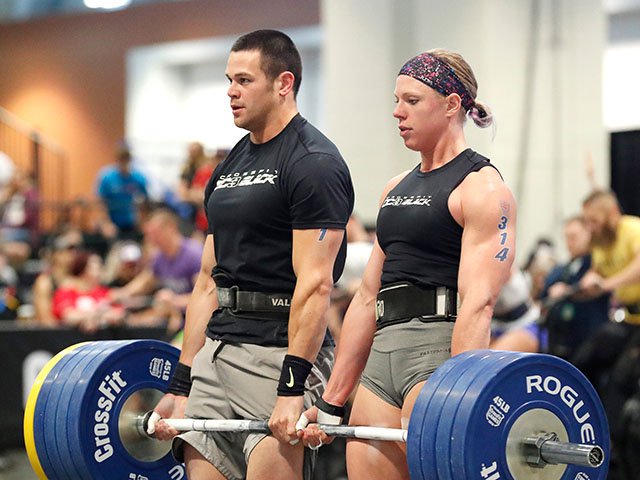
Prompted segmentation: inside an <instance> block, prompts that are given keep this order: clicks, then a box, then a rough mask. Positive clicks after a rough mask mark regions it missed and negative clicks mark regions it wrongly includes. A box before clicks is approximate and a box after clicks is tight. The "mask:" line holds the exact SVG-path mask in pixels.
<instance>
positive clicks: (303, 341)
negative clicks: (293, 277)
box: [288, 283, 332, 363]
mask: <svg viewBox="0 0 640 480" xmlns="http://www.w3.org/2000/svg"><path fill="white" fill-rule="evenodd" d="M331 288H332V287H331V286H328V285H326V284H325V283H323V284H318V285H314V286H313V287H311V288H308V289H305V288H304V287H302V288H300V285H298V286H297V287H296V291H295V292H294V294H293V298H292V300H291V313H290V315H289V348H288V353H289V355H295V356H296V357H301V358H304V359H306V360H308V361H309V362H311V363H313V362H314V361H315V359H316V356H317V355H318V352H319V351H320V347H321V346H322V342H323V341H324V337H325V333H326V330H327V319H326V315H325V314H326V312H327V310H328V309H329V301H330V295H331Z"/></svg>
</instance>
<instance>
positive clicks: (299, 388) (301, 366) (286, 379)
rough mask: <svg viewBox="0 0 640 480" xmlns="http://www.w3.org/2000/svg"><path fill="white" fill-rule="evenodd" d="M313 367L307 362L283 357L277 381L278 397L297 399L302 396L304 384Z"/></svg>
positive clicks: (293, 356) (294, 357) (298, 358)
mask: <svg viewBox="0 0 640 480" xmlns="http://www.w3.org/2000/svg"><path fill="white" fill-rule="evenodd" d="M311 367H313V365H312V364H311V362H309V361H308V360H306V359H304V358H301V357H296V356H295V355H285V356H284V361H283V362H282V370H281V371H280V380H279V381H278V395H279V396H280V397H299V396H301V395H304V382H305V381H306V380H307V377H308V376H309V372H311Z"/></svg>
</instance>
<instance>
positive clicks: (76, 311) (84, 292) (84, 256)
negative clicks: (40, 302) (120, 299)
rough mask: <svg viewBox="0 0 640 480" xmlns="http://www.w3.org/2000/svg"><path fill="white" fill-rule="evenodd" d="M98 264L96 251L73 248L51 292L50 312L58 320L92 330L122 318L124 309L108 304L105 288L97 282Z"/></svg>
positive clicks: (99, 265)
mask: <svg viewBox="0 0 640 480" xmlns="http://www.w3.org/2000/svg"><path fill="white" fill-rule="evenodd" d="M101 267H102V260H101V259H100V257H99V256H98V255H96V254H91V253H88V252H83V251H77V252H75V254H74V257H73V260H72V262H71V266H70V268H69V275H68V276H67V278H65V279H64V280H63V281H62V284H61V285H60V286H59V287H58V288H57V289H56V291H55V293H54V295H53V313H54V315H55V318H56V319H57V320H58V321H59V323H60V324H62V325H69V326H73V327H76V328H78V329H79V330H81V331H83V332H85V333H93V332H95V331H96V330H98V329H99V328H103V327H106V326H110V325H119V324H121V323H122V322H123V321H124V317H125V311H124V309H123V308H122V307H121V306H118V305H113V304H112V300H113V299H112V297H111V294H110V292H109V289H108V288H107V287H105V286H103V285H101V283H100V269H101Z"/></svg>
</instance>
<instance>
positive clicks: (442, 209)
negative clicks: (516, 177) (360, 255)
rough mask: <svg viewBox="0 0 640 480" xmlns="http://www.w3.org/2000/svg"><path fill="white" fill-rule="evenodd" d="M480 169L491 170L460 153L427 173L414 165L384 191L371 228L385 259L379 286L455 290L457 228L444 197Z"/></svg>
mask: <svg viewBox="0 0 640 480" xmlns="http://www.w3.org/2000/svg"><path fill="white" fill-rule="evenodd" d="M486 166H492V167H493V165H491V164H490V163H489V160H487V159H486V158H485V157H483V156H481V155H479V154H477V153H476V152H474V151H473V150H471V149H466V150H464V151H463V152H462V153H460V154H459V155H458V156H457V157H455V158H454V159H453V160H451V161H450V162H448V163H446V164H445V165H443V166H442V167H440V168H437V169H435V170H432V171H430V172H421V171H420V165H418V166H416V168H414V169H413V170H412V171H411V172H410V173H409V174H407V176H406V177H404V178H403V179H402V180H401V181H400V183H398V185H396V186H395V187H394V188H393V189H392V190H391V191H390V192H389V194H388V195H387V196H386V198H385V199H384V201H383V202H382V205H381V206H380V211H379V212H378V219H377V225H376V233H377V236H378V243H379V244H380V247H381V248H382V250H383V251H384V253H385V255H386V258H385V261H384V264H383V267H382V279H381V282H382V286H387V285H391V284H394V283H398V282H409V283H412V284H414V285H420V286H426V287H439V286H445V287H449V288H453V289H455V288H458V269H459V267H460V249H461V245H462V227H461V226H460V225H459V224H458V223H457V222H456V221H455V219H454V218H453V217H452V216H451V212H450V211H449V206H448V200H449V195H450V194H451V192H452V191H453V190H454V189H455V188H456V187H457V186H458V185H460V183H461V182H462V181H463V180H464V179H465V177H466V176H467V175H468V174H469V173H471V172H476V171H478V170H480V169H481V168H484V167H486ZM493 168H495V167H493Z"/></svg>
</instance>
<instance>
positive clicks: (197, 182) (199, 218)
mask: <svg viewBox="0 0 640 480" xmlns="http://www.w3.org/2000/svg"><path fill="white" fill-rule="evenodd" d="M228 153H229V150H226V149H218V150H217V151H216V153H215V155H214V156H213V157H211V158H210V159H208V160H207V161H206V162H205V163H203V164H202V165H201V166H200V167H199V168H198V169H197V170H196V173H195V175H194V176H193V180H192V181H191V189H190V190H189V198H190V199H191V201H193V202H194V203H195V204H197V205H198V211H197V213H196V228H197V229H198V231H200V232H202V233H203V234H205V235H206V234H207V227H208V222H207V215H206V213H205V211H204V205H203V203H202V202H203V200H204V189H205V187H206V186H207V183H208V182H209V178H211V174H213V171H214V170H215V169H216V167H217V166H218V165H219V164H220V162H222V161H223V160H224V159H225V157H226V156H227V154H228Z"/></svg>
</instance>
